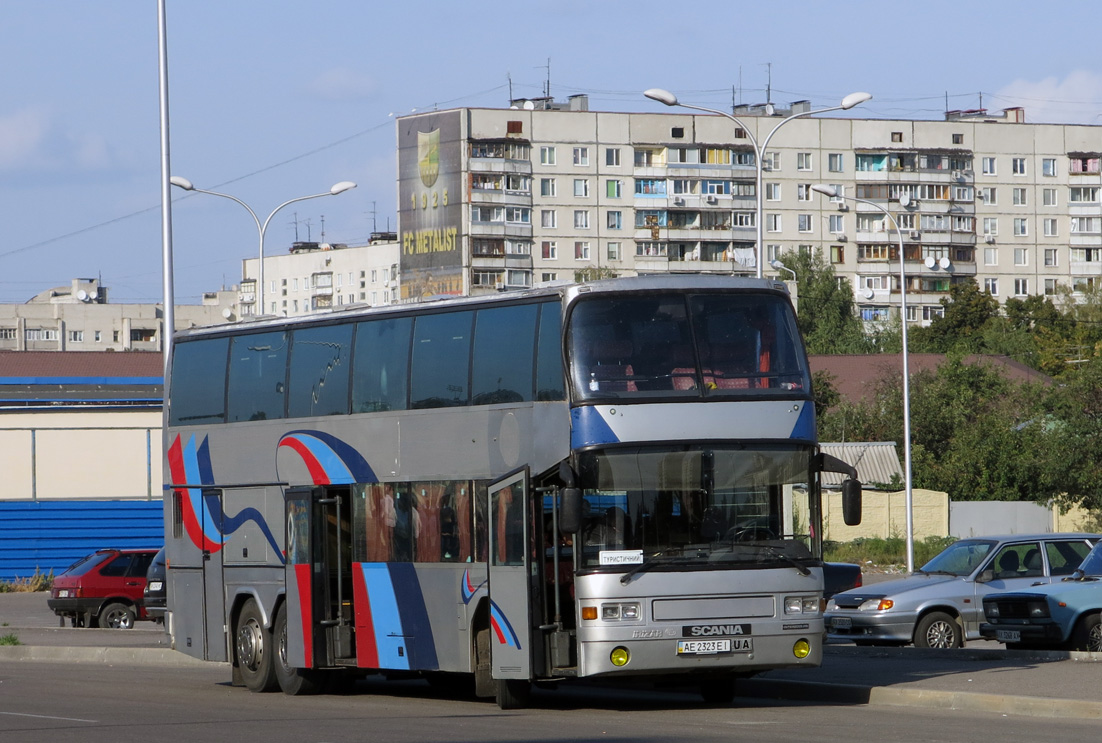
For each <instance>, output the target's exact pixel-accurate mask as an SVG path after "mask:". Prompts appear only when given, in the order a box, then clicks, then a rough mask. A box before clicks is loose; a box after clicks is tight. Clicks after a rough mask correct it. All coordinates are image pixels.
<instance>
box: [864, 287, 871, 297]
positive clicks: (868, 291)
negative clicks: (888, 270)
mask: <svg viewBox="0 0 1102 743" xmlns="http://www.w3.org/2000/svg"><path fill="white" fill-rule="evenodd" d="M865 299H872V289H866V290H865Z"/></svg>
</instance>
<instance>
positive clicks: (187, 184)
mask: <svg viewBox="0 0 1102 743" xmlns="http://www.w3.org/2000/svg"><path fill="white" fill-rule="evenodd" d="M169 180H170V181H171V182H172V185H173V186H177V187H179V188H182V189H184V190H185V191H194V192H196V193H205V194H210V195H211V196H221V197H222V198H224V199H229V200H231V201H236V202H237V203H238V204H240V205H241V206H243V207H245V209H246V210H247V211H248V212H249V215H250V216H251V217H252V218H253V221H254V222H256V229H257V230H258V231H259V232H260V261H259V263H258V268H257V287H256V305H257V308H258V311H257V313H256V314H257V315H263V314H264V233H265V232H267V231H268V223H269V222H271V221H272V217H274V216H275V215H276V212H278V211H279V210H280V209H282V208H283V207H285V206H287V205H288V204H294V203H295V202H296V201H306V200H307V199H316V198H318V197H320V196H336V195H337V194H339V193H344V192H345V191H348V190H349V189H352V188H355V187H356V184H355V183H353V182H352V181H341V182H340V183H336V184H334V185H333V187H332V188H330V189H329V190H328V191H326V192H324V193H315V194H310V195H309V196H299V197H298V198H294V199H288V200H287V201H284V202H283V203H282V204H280V205H279V206H277V207H276V208H275V209H273V210H272V213H271V214H269V215H268V218H267V219H265V220H264V222H263V224H261V222H260V218H259V217H257V216H256V212H254V211H253V210H252V207H250V206H249V205H248V204H246V203H245V202H244V201H242V200H241V199H239V198H237V197H236V196H231V195H230V194H228V193H219V192H218V191H207V190H205V189H202V188H196V187H195V185H194V184H192V182H191V181H189V180H188V179H187V178H184V177H182V176H178V175H174V176H172V178H170V179H169Z"/></svg>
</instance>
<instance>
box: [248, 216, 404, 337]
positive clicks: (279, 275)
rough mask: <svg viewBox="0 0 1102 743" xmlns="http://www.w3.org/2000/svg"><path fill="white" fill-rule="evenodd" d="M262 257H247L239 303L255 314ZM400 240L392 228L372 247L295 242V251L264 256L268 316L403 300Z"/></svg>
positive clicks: (374, 238) (373, 240) (372, 242)
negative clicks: (400, 284) (259, 265)
mask: <svg viewBox="0 0 1102 743" xmlns="http://www.w3.org/2000/svg"><path fill="white" fill-rule="evenodd" d="M258 263H259V259H258V258H247V259H245V260H244V261H242V269H241V270H242V273H241V275H242V276H243V277H246V278H243V279H242V280H241V285H240V295H239V303H240V306H241V311H242V315H243V316H246V317H247V316H251V315H255V314H256V302H257V292H256V282H257V279H256V278H250V277H257V276H259V272H258V271H257V268H258ZM398 283H399V274H398V242H397V241H396V239H395V234H394V233H393V232H380V233H375V234H373V235H372V236H371V240H370V242H369V243H368V244H367V245H359V246H348V245H343V244H340V243H315V242H296V243H294V245H292V247H291V250H290V252H287V253H283V254H277V255H270V256H265V257H264V284H265V287H264V306H265V308H266V309H267V312H266V313H265V314H268V315H283V316H285V317H293V316H297V315H305V314H308V313H310V312H314V311H316V310H325V309H329V308H331V307H343V306H345V305H350V304H367V305H371V306H373V307H374V306H378V305H384V304H392V303H394V302H397V301H398V299H399V292H398Z"/></svg>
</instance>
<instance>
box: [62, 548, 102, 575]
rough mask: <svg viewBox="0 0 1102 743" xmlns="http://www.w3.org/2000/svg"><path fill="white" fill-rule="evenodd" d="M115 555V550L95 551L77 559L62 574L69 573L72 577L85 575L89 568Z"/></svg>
mask: <svg viewBox="0 0 1102 743" xmlns="http://www.w3.org/2000/svg"><path fill="white" fill-rule="evenodd" d="M114 555H115V553H114V552H93V553H92V554H90V555H88V556H87V557H82V558H80V559H79V560H77V561H76V562H74V563H73V564H72V565H70V566H69V567H68V569H67V570H66V571H65V572H64V573H62V574H61V575H68V576H72V577H78V576H81V575H84V574H85V573H87V572H88V571H89V570H91V569H93V568H95V567H96V566H98V565H102V564H103V563H104V562H105V561H106V560H108V559H110V558H111V557H114ZM58 577H59V578H60V577H61V576H58Z"/></svg>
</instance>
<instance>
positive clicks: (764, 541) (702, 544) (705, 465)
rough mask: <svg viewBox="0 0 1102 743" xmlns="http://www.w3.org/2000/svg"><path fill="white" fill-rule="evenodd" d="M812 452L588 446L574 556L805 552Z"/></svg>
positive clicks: (728, 561) (684, 559) (743, 560)
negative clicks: (597, 449) (591, 448)
mask: <svg viewBox="0 0 1102 743" xmlns="http://www.w3.org/2000/svg"><path fill="white" fill-rule="evenodd" d="M810 460H811V451H810V449H808V448H807V447H764V446H762V447H748V446H744V447H738V448H735V447H731V448H724V447H721V446H716V447H713V448H701V447H695V446H685V447H679V448H677V449H675V450H670V449H669V448H659V447H653V448H649V447H647V448H644V447H640V448H627V449H618V450H616V451H606V452H586V453H584V454H582V455H581V456H580V457H579V465H580V466H579V483H578V484H579V485H580V486H581V487H582V491H583V496H584V501H583V503H582V509H583V518H582V525H581V529H580V531H579V535H578V536H579V537H580V539H579V540H578V541H576V542H575V543H574V546H575V549H577V547H579V546H580V547H581V550H580V556H581V559H580V564H581V566H583V567H601V566H606V567H610V569H611V566H614V565H615V566H623V567H620V568H619V569H630V568H631V567H632V566H633V565H640V564H642V563H652V562H653V563H655V564H656V565H657V564H667V563H668V564H674V563H678V564H680V565H681V566H682V567H684V566H686V565H687V564H697V563H699V564H700V566H701V567H724V568H730V567H752V566H755V565H757V566H760V565H761V564H763V563H768V564H775V565H782V564H789V565H791V564H792V561H793V560H797V561H809V560H812V559H813V557H812V551H811V549H812V548H811V545H812V542H813V539H812V536H811V533H812V530H811V529H810V528H809V527H808V523H807V519H808V513H809V508H808V498H807V491H806V487H805V483H806V482H807V481H808V478H809V472H808V468H809V464H810ZM547 507H548V508H549V507H550V502H548V503H547ZM647 569H648V570H649V569H651V568H650V567H649V566H648V568H647Z"/></svg>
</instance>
